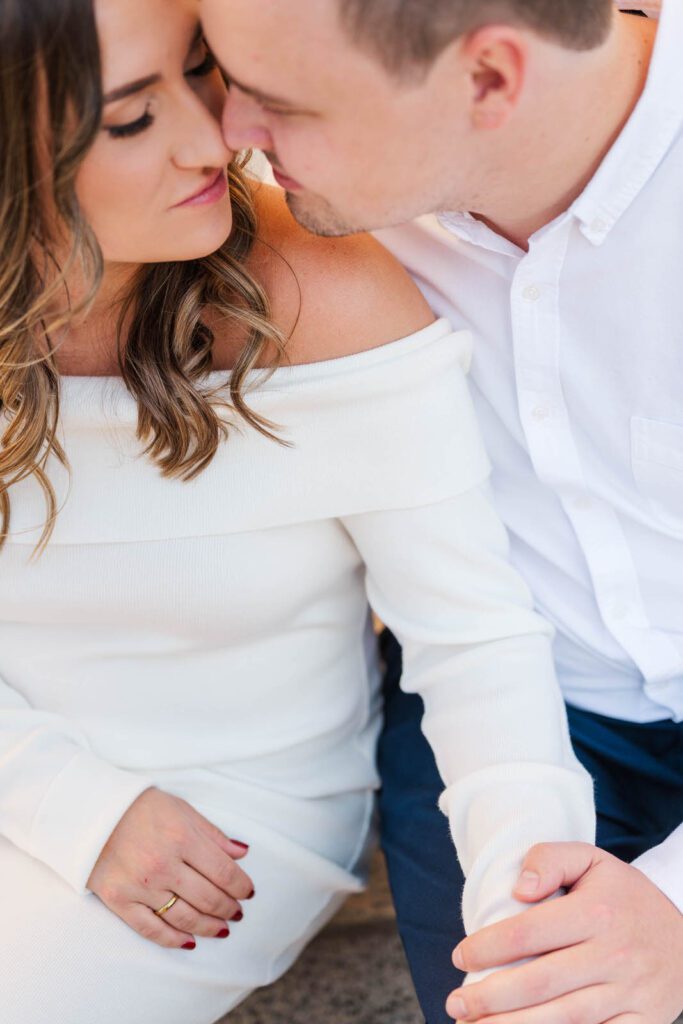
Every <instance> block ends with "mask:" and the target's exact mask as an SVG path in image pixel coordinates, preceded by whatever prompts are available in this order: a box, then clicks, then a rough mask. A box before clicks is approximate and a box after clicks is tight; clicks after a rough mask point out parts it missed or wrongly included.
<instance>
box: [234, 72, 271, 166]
mask: <svg viewBox="0 0 683 1024" xmlns="http://www.w3.org/2000/svg"><path fill="white" fill-rule="evenodd" d="M222 123H223V138H224V139H225V144H226V146H227V147H228V149H231V150H233V151H236V152H237V151H239V150H241V149H265V150H271V149H273V148H274V147H273V139H272V136H271V134H270V132H269V130H268V128H267V126H266V124H265V122H264V117H263V111H262V110H261V107H260V106H259V104H258V103H257V102H256V100H254V99H252V98H251V97H250V96H245V95H243V94H242V93H240V91H239V89H235V88H234V87H233V88H232V89H231V90H230V92H229V93H228V98H227V100H226V103H225V107H224V109H223V119H222Z"/></svg>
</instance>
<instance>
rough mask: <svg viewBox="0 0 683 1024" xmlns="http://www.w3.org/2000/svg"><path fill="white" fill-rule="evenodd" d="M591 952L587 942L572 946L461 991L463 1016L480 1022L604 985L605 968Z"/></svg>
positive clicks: (456, 996)
mask: <svg viewBox="0 0 683 1024" xmlns="http://www.w3.org/2000/svg"><path fill="white" fill-rule="evenodd" d="M589 949H590V947H589V945H588V944H587V943H580V944H579V945H576V946H570V947H569V948H568V949H563V950H559V951H558V952H556V953H548V954H547V956H543V957H540V959H538V960H533V961H532V962H531V963H526V964H523V965H522V966H520V967H511V968H509V969H508V970H505V971H497V972H496V973H495V974H492V975H490V976H489V977H488V978H486V979H485V980H484V981H480V982H476V983H474V984H470V985H465V986H464V987H463V988H460V989H457V990H456V991H455V992H453V993H452V998H453V999H454V1000H455V999H460V1000H461V1001H462V1003H463V1004H464V1012H463V1011H461V1012H460V1013H459V1017H461V1018H462V1019H463V1020H479V1019H480V1018H482V1017H491V1016H493V1015H494V1014H502V1013H511V1012H513V1011H515V1010H523V1009H524V1008H525V1007H529V1006H538V1005H540V1004H542V1003H548V1002H550V1001H551V1000H553V999H558V998H560V997H561V996H565V995H569V993H571V992H573V991H575V990H576V989H578V988H586V987H587V986H589V985H596V984H598V983H600V982H601V981H603V980H604V978H603V975H604V966H603V965H602V964H601V963H600V962H599V958H596V957H595V956H591V954H590V952H588V951H589Z"/></svg>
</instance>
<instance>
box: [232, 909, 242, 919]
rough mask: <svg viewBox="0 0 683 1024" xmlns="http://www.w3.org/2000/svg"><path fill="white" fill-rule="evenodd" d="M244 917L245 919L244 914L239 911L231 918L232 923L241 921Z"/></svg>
mask: <svg viewBox="0 0 683 1024" xmlns="http://www.w3.org/2000/svg"><path fill="white" fill-rule="evenodd" d="M243 917H244V914H243V913H242V911H241V910H238V911H237V913H236V914H233V916H232V917H231V919H230V920H231V921H241V920H242V918H243Z"/></svg>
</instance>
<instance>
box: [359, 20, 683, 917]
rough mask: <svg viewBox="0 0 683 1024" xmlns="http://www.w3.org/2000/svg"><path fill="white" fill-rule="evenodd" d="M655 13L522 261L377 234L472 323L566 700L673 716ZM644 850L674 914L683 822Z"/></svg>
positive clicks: (677, 652)
mask: <svg viewBox="0 0 683 1024" xmlns="http://www.w3.org/2000/svg"><path fill="white" fill-rule="evenodd" d="M621 6H623V7H628V8H631V7H633V8H638V7H641V6H643V5H642V4H639V3H638V2H637V0H633V2H631V3H623V4H622V5H621ZM646 6H647V7H648V12H649V13H653V10H654V5H652V4H650V5H646ZM656 6H657V7H659V5H656ZM661 6H662V10H661V22H660V26H659V31H658V39H657V43H656V49H655V53H654V57H653V61H652V65H651V69H650V74H649V79H648V83H647V86H646V89H645V92H644V94H643V96H642V98H641V100H640V102H639V104H638V106H637V108H636V110H635V111H634V113H633V115H632V117H631V119H630V121H629V123H628V124H627V126H626V127H625V129H624V131H623V132H622V134H621V136H620V138H619V139H618V140H617V142H616V144H615V145H614V147H613V149H612V151H611V152H610V154H609V155H608V156H607V158H606V159H605V161H604V163H603V164H602V166H601V167H600V169H599V170H598V172H597V174H596V176H595V178H594V179H593V181H592V182H591V183H590V184H589V186H588V187H587V189H586V190H585V191H584V193H583V194H582V195H581V196H580V197H579V198H578V199H577V200H576V202H575V203H574V204H573V205H572V206H571V208H570V209H569V210H568V211H567V212H566V213H564V214H563V215H561V216H560V217H558V218H557V219H556V220H554V221H553V222H552V223H551V224H549V225H547V226H546V227H545V228H543V229H542V230H540V231H538V232H537V233H536V234H535V235H534V236H533V237H532V238H531V240H530V246H529V251H528V252H524V251H523V250H521V249H519V248H518V247H517V246H515V245H514V244H512V243H511V242H509V241H507V240H505V239H504V238H502V237H501V236H499V235H497V234H496V233H495V232H494V231H492V230H491V229H490V228H489V227H487V226H486V225H485V224H483V223H482V222H481V221H478V220H476V219H475V218H474V217H472V216H470V215H469V214H462V213H452V214H451V213H448V214H445V215H443V216H441V217H440V218H439V220H438V221H437V219H436V218H425V219H423V220H421V221H420V222H418V223H417V224H413V225H409V226H407V227H404V228H398V229H392V230H389V231H383V232H379V233H378V234H379V237H380V239H381V240H382V241H383V242H384V243H385V244H386V245H388V246H389V248H391V249H392V250H393V251H394V252H395V253H396V254H397V255H398V256H399V258H400V259H401V260H402V261H403V262H404V263H405V264H406V265H407V267H408V268H409V269H410V270H411V271H412V272H413V274H414V275H415V277H416V278H417V280H418V281H419V283H420V284H421V285H422V286H423V288H424V290H425V293H426V294H427V296H428V298H429V299H430V300H431V302H432V304H433V306H434V307H435V309H436V310H437V311H438V312H439V313H441V314H445V315H447V316H450V317H451V319H452V320H454V321H455V323H456V324H461V323H463V322H465V323H467V324H469V325H473V326H474V328H475V330H476V332H477V335H478V342H477V344H476V347H475V355H474V364H473V370H472V385H473V389H474V396H475V401H476V403H477V408H478V413H479V417H480V420H481V425H482V428H483V431H484V435H485V439H486V441H487V444H488V448H489V452H490V455H491V458H492V461H493V464H494V476H493V485H494V490H495V494H496V496H497V501H498V508H499V510H500V512H501V513H502V515H503V518H504V519H505V521H506V523H507V526H508V528H509V531H510V534H511V539H512V557H513V560H514V562H515V563H516V565H517V567H518V568H519V569H520V570H521V572H522V573H523V574H524V576H525V577H526V579H527V581H528V582H529V584H530V585H531V587H532V590H533V592H534V594H535V598H536V602H537V606H538V608H539V609H540V610H541V611H542V612H543V613H544V614H545V615H546V616H547V618H549V619H550V620H551V621H552V622H553V624H554V625H555V627H556V629H557V639H556V658H557V668H558V672H559V675H560V679H561V682H562V685H563V689H564V692H565V696H566V699H567V701H568V702H569V703H571V704H573V705H575V706H577V707H581V708H585V709H588V710H591V711H594V712H599V713H601V714H605V715H609V716H611V717H614V718H620V719H626V720H630V721H635V722H651V721H656V720H661V719H673V720H674V721H677V722H680V721H683V62H682V61H681V43H682V42H683V3H682V2H681V0H667V2H666V3H665V4H663V5H661ZM647 857H649V858H650V867H649V868H648V873H650V874H651V877H653V879H654V880H655V881H657V883H658V884H660V886H661V888H663V889H665V891H667V892H668V894H669V895H670V896H671V898H672V899H674V901H675V902H677V904H678V906H679V907H680V908H681V909H682V910H683V829H681V830H679V832H678V833H676V834H674V836H673V837H672V838H671V839H670V840H669V841H668V843H667V844H665V845H664V847H660V848H659V849H658V850H657V851H653V852H652V853H651V854H649V855H646V858H645V859H644V860H643V861H642V864H641V863H640V862H639V866H645V865H646V861H647Z"/></svg>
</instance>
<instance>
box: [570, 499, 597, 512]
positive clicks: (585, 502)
mask: <svg viewBox="0 0 683 1024" xmlns="http://www.w3.org/2000/svg"><path fill="white" fill-rule="evenodd" d="M594 507H595V502H594V501H593V499H592V498H589V497H588V495H584V496H583V497H581V498H575V499H574V508H577V509H578V510H579V512H590V510H591V509H592V508H594Z"/></svg>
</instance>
